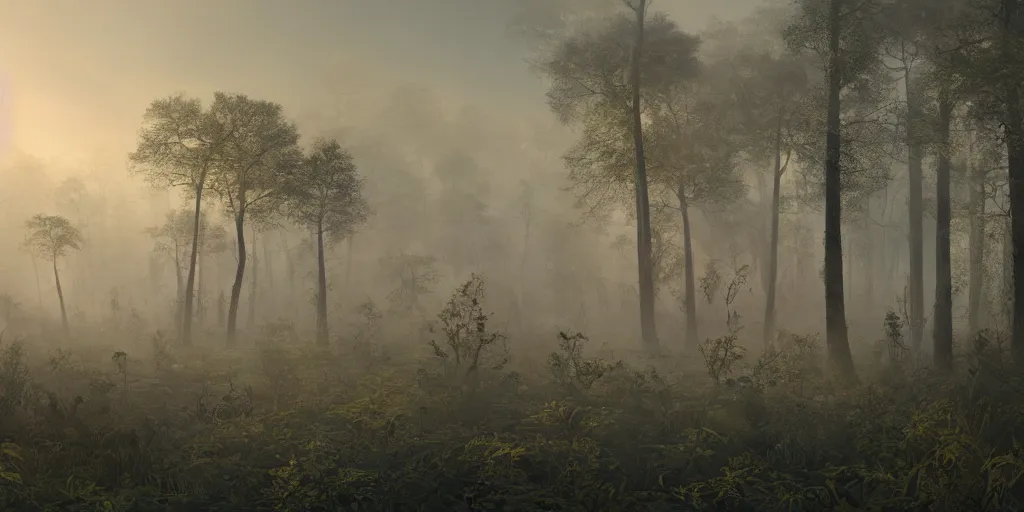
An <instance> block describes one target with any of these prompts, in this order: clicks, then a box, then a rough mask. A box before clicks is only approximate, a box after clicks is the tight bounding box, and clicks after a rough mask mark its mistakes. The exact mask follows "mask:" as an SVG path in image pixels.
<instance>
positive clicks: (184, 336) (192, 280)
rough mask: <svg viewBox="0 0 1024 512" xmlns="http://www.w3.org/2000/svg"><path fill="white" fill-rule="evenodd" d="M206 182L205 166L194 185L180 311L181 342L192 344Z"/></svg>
mask: <svg viewBox="0 0 1024 512" xmlns="http://www.w3.org/2000/svg"><path fill="white" fill-rule="evenodd" d="M205 184H206V168H205V167H204V168H203V170H202V171H201V172H200V173H199V184H198V185H196V202H195V214H194V215H193V217H192V252H191V254H190V255H189V258H188V277H187V278H186V279H185V310H184V311H183V312H182V315H183V316H182V323H181V344H182V345H185V346H186V347H188V346H191V345H192V299H193V296H194V295H195V290H196V261H197V260H198V257H199V228H200V224H199V220H200V217H199V214H200V213H201V209H202V206H203V188H205Z"/></svg>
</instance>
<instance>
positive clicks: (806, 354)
mask: <svg viewBox="0 0 1024 512" xmlns="http://www.w3.org/2000/svg"><path fill="white" fill-rule="evenodd" d="M460 293H461V294H462V297H463V298H464V299H466V298H467V297H468V299H467V300H463V301H461V302H460V301H459V300H457V299H459V296H460ZM472 294H473V290H472V289H469V288H462V289H460V292H458V293H456V296H455V297H454V298H453V301H452V302H449V305H448V308H447V309H446V310H445V312H443V313H442V314H441V315H440V322H439V323H438V326H437V328H436V329H434V331H435V333H434V334H435V337H434V338H433V339H434V340H435V341H436V342H435V343H432V344H431V345H430V346H429V347H428V348H427V349H426V355H425V356H424V357H413V356H412V355H407V356H402V355H400V354H402V353H403V352H405V353H408V352H410V351H411V349H408V348H404V349H402V348H400V347H409V344H405V345H401V346H398V345H396V346H393V347H390V346H389V345H388V344H387V343H381V342H379V341H375V340H372V339H367V338H366V337H363V338H361V341H360V342H358V343H356V342H347V343H345V342H339V343H338V344H337V345H335V346H333V347H331V348H330V349H314V348H312V347H310V346H308V345H305V344H302V343H294V342H292V343H290V342H288V341H286V340H283V339H281V338H280V337H277V338H275V339H271V338H269V337H263V338H261V339H262V341H261V342H259V343H258V344H256V346H255V347H253V348H250V349H239V350H235V351H231V352H222V353H216V352H213V351H204V350H191V351H185V350H181V349H178V350H171V349H169V348H168V344H167V343H166V342H165V341H163V340H162V339H159V338H158V339H155V340H154V341H153V343H152V345H153V346H152V349H151V350H149V351H147V352H146V353H144V354H143V353H140V354H138V355H137V354H135V353H126V352H121V351H117V350H114V348H113V347H111V349H110V350H106V349H100V348H91V349H88V348H84V346H83V347H82V348H80V349H75V348H74V347H73V345H71V347H72V348H70V349H68V348H65V349H52V350H50V349H44V348H42V347H41V346H38V345H34V344H33V343H32V340H30V339H25V340H23V341H21V342H16V341H12V340H10V339H8V340H7V341H5V342H4V343H3V346H2V357H0V438H2V439H3V440H4V441H5V442H4V443H3V448H2V458H0V509H2V510H25V511H31V510H62V511H64V510H67V511H75V510H82V511H86V510H110V511H115V510H116V511H120V510H137V511H150V510H154V511H155V510H183V511H184V510H189V511H191V510H207V511H228V510H232V511H234V510H286V511H335V510H353V511H355V510H365V511H420V510H422V511H427V510H429V511H441V510H446V511H448V510H450V511H460V510H464V511H469V510H508V511H537V510H565V511H577V510H578V511H632V510H636V511H658V510H721V511H747V510H749V511H775V510H787V511H802V510H806V511H811V510H814V511H819V510H870V511H888V510H894V511H895V510H922V511H924V510H937V511H958V510H964V511H1009V510H1021V509H1022V507H1024V506H1022V503H1024V501H1022V499H1024V498H1022V497H1024V494H1022V493H1024V485H1022V482H1021V479H1020V477H1021V475H1022V473H1024V461H1022V457H1024V453H1022V450H1021V448H1020V446H1019V444H1018V442H1017V440H1016V439H1015V437H1014V434H1015V433H1024V400H1022V393H1021V390H1022V388H1024V379H1022V378H1021V377H1019V376H1017V375H1015V374H1014V373H1013V372H1011V371H1010V368H1009V367H1008V366H1006V367H1004V365H1003V362H1002V361H1003V357H1002V354H1001V351H1000V350H998V348H997V347H996V344H992V343H987V340H988V338H986V337H980V338H979V340H978V341H977V342H975V343H973V344H965V345H969V346H965V347H964V349H963V350H962V352H964V354H963V355H962V356H961V358H960V359H959V360H958V368H959V369H960V371H959V372H958V373H957V374H956V375H954V376H951V377H940V376H936V375H932V374H929V372H928V371H927V370H911V369H910V365H907V364H903V365H900V364H897V363H895V362H889V363H884V362H876V364H867V362H862V364H861V369H862V371H861V374H862V375H861V380H862V382H861V383H860V384H858V385H855V386H854V385H842V386H840V385H837V384H835V383H832V382H830V381H829V379H828V378H827V377H825V376H824V375H823V374H824V373H826V372H822V371H821V370H820V368H819V361H820V353H821V348H820V347H819V346H818V343H817V342H816V340H815V338H814V337H801V336H793V335H784V336H781V337H780V341H779V343H778V346H777V347H774V348H773V349H772V350H769V351H767V352H765V353H764V354H760V355H759V356H757V357H753V356H749V357H744V354H743V350H742V349H741V348H739V347H738V346H737V345H736V343H735V340H734V339H733V338H730V337H726V338H722V339H718V340H711V341H709V342H706V343H705V344H703V345H702V347H701V350H700V351H699V352H698V351H693V353H691V354H687V355H685V356H683V355H674V356H665V357H663V358H659V359H656V360H655V359H652V360H650V363H649V364H650V366H647V364H648V363H644V362H642V360H641V362H638V363H621V362H615V363H613V362H612V361H610V360H607V359H601V358H596V357H593V355H592V354H588V351H587V350H586V342H587V339H586V338H585V337H584V336H582V335H579V334H574V333H562V334H561V335H560V336H558V337H554V336H552V338H553V339H552V340H551V342H550V344H548V349H547V352H550V356H549V357H547V358H538V357H532V358H531V357H528V353H538V351H537V350H529V351H527V350H523V351H522V352H526V353H527V354H522V355H519V353H518V352H517V351H516V350H515V348H514V347H513V348H512V349H511V350H509V349H507V347H508V345H514V344H513V343H512V342H511V340H510V341H509V342H508V343H506V340H505V338H504V337H503V336H501V335H499V334H497V333H492V332H490V331H489V330H488V327H487V325H486V320H487V319H486V315H482V314H480V311H479V308H478V307H477V306H478V301H476V300H472ZM101 345H102V344H100V343H98V342H97V343H93V344H90V345H89V346H90V347H98V346H101ZM66 347H67V345H66ZM389 347H390V349H389ZM140 352H141V350H140ZM510 354H511V355H513V356H515V357H511V358H510V357H509V355H510ZM894 361H895V360H894Z"/></svg>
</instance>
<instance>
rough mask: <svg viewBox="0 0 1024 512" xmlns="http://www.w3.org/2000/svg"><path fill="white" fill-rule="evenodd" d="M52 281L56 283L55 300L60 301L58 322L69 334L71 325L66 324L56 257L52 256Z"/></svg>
mask: <svg viewBox="0 0 1024 512" xmlns="http://www.w3.org/2000/svg"><path fill="white" fill-rule="evenodd" d="M53 281H54V283H56V284H57V300H59V301H60V323H61V325H62V326H63V327H64V334H65V335H67V336H71V326H70V325H69V324H68V310H67V308H65V307H64V289H63V288H61V286H60V272H57V257H56V256H54V257H53Z"/></svg>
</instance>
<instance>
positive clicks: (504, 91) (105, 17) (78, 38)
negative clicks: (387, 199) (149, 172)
mask: <svg viewBox="0 0 1024 512" xmlns="http://www.w3.org/2000/svg"><path fill="white" fill-rule="evenodd" d="M521 1H527V0H334V1H330V0H288V1H286V0H276V1H275V0H249V1H244V0H177V1H174V2H171V1H157V0H151V1H131V0H117V1H115V0H89V1H86V0H77V1H76V0H35V1H23V0H0V88H2V97H0V102H2V103H0V144H2V145H3V146H0V152H4V151H5V152H7V153H8V154H10V153H13V152H15V151H20V152H22V153H24V154H28V155H31V156H33V157H35V158H38V159H41V160H43V161H44V162H50V163H54V164H56V165H59V166H72V167H73V166H75V165H79V164H80V163H81V162H92V163H95V162H103V165H105V166H109V167H110V171H109V172H111V173H119V174H120V175H122V176H123V175H124V166H123V161H124V155H125V154H126V153H127V152H129V151H131V149H132V148H133V147H134V143H135V136H136V134H137V131H138V129H139V125H140V122H141V116H142V113H143V112H144V111H145V109H146V106H147V105H148V104H149V103H150V102H151V101H152V100H153V99H155V98H158V97H163V96H167V95H170V94H173V93H175V92H186V93H188V94H190V95H194V96H199V97H202V98H204V99H207V98H210V97H211V95H212V92H213V91H215V90H222V91H226V92H241V93H245V94H248V95H250V96H253V97H259V98H261V99H270V100H274V101H277V102H279V103H281V104H282V105H283V106H284V108H285V110H286V112H288V113H289V114H290V115H292V116H293V117H294V118H296V119H297V120H300V129H301V128H302V126H301V119H302V118H304V117H313V116H315V115H316V114H318V113H322V112H323V111H325V110H331V109H334V110H337V109H338V108H342V109H343V108H354V109H357V108H358V107H359V106H360V105H365V104H367V103H368V102H369V101H368V100H367V101H364V98H363V96H366V97H367V98H369V97H370V96H373V95H381V94H385V93H387V92H389V91H391V90H393V89H394V87H395V86H397V85H400V84H405V83H414V84H423V85H427V86H429V87H431V88H432V89H434V90H435V91H437V92H439V93H440V94H441V95H443V96H447V97H450V98H457V99H458V100H459V101H461V102H465V103H471V104H480V105H486V106H487V108H489V109H503V110H505V111H507V112H522V111H531V112H534V111H535V112H537V113H541V112H543V110H544V109H545V105H544V101H543V84H542V82H541V81H540V79H539V78H538V77H537V76H535V75H534V74H533V73H532V72H531V71H530V70H529V68H528V66H527V64H526V58H527V57H528V49H527V46H526V44H525V42H524V41H523V40H522V39H521V38H517V37H516V36H515V35H514V34H512V33H511V31H510V30H509V29H508V25H509V21H510V19H512V17H513V14H514V12H515V10H516V9H517V8H520V7H521V5H524V4H518V5H517V4H516V2H521ZM595 1H596V0H595ZM757 1H758V0H656V1H655V3H654V8H655V9H658V10H664V11H667V12H668V13H669V14H670V15H671V16H672V17H673V18H675V19H676V20H677V22H678V23H679V24H680V26H682V27H683V28H684V29H685V30H688V31H699V30H700V29H701V28H703V27H705V26H706V25H707V24H708V22H709V21H711V20H712V19H713V18H720V19H726V20H728V19H733V18H736V17H739V16H740V15H742V14H744V13H747V12H749V10H750V9H751V8H752V7H753V6H754V5H755V4H756V2H757ZM338 105H343V106H342V107H339V106H338ZM0 156H2V155H0ZM104 172H107V171H104Z"/></svg>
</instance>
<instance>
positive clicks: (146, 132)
mask: <svg viewBox="0 0 1024 512" xmlns="http://www.w3.org/2000/svg"><path fill="white" fill-rule="evenodd" d="M223 97H224V95H223V94H221V93H218V94H217V95H216V96H215V98H214V103H215V104H216V103H217V102H218V101H221V102H222V101H223V100H222V98H223ZM232 121H233V120H232V119H231V118H229V117H226V116H223V115H216V114H215V113H214V112H213V110H212V109H211V110H207V111H204V110H203V106H202V103H201V102H200V101H199V100H198V99H194V98H186V97H185V96H184V95H177V96H171V97H169V98H164V99H159V100H155V101H154V102H153V103H152V104H151V105H150V106H149V108H148V109H147V110H146V113H145V115H144V116H143V127H142V130H141V131H140V132H139V140H138V145H137V147H136V150H135V152H133V153H131V154H130V155H129V162H130V164H131V167H130V168H129V171H130V172H132V173H134V174H141V175H143V176H144V177H145V179H146V180H147V181H149V182H150V183H152V184H154V185H157V186H162V187H167V186H170V187H184V189H185V191H186V193H187V194H188V195H191V196H192V197H193V199H194V200H195V202H194V209H193V217H192V251H191V254H190V255H189V262H188V275H187V277H186V281H185V301H184V311H183V314H182V329H181V342H182V344H184V345H186V346H187V345H191V344H192V311H193V308H192V304H193V297H194V293H195V279H196V260H197V256H198V251H199V243H198V239H199V232H200V229H199V222H200V213H201V211H202V203H203V191H204V190H205V189H206V187H207V185H208V183H207V181H208V178H209V174H210V171H211V169H214V168H216V166H217V165H218V163H220V162H221V160H220V158H221V153H222V151H223V150H224V148H225V144H226V142H227V141H228V140H229V139H230V138H231V137H233V136H234V134H235V131H236V128H237V127H236V126H235V125H234V124H232Z"/></svg>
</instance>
